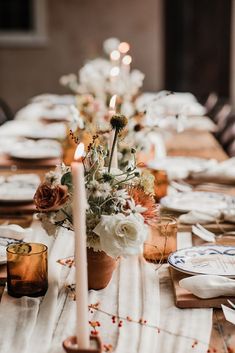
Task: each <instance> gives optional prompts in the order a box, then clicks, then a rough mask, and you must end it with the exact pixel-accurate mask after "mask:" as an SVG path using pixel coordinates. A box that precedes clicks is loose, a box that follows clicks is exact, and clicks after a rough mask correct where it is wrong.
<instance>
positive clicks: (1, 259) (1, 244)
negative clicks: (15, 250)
mask: <svg viewBox="0 0 235 353" xmlns="http://www.w3.org/2000/svg"><path fill="white" fill-rule="evenodd" d="M13 243H22V240H16V239H11V238H1V237H0V265H4V264H5V263H6V262H7V253H6V248H7V247H8V245H10V244H13Z"/></svg>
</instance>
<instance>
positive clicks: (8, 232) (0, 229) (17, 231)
mask: <svg viewBox="0 0 235 353" xmlns="http://www.w3.org/2000/svg"><path fill="white" fill-rule="evenodd" d="M31 233H32V229H31V228H22V227H20V226H19V225H18V224H8V225H7V224H3V225H0V238H10V239H16V240H23V239H24V238H25V237H26V236H28V235H31Z"/></svg>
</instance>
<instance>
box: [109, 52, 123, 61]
mask: <svg viewBox="0 0 235 353" xmlns="http://www.w3.org/2000/svg"><path fill="white" fill-rule="evenodd" d="M120 56H121V54H120V52H119V51H118V50H113V51H112V52H111V53H110V59H111V60H113V61H117V60H119V59H120Z"/></svg>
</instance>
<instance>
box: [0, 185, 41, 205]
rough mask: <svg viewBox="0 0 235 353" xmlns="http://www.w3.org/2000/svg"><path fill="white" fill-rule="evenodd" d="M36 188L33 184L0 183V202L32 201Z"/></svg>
mask: <svg viewBox="0 0 235 353" xmlns="http://www.w3.org/2000/svg"><path fill="white" fill-rule="evenodd" d="M35 192H36V188H35V186H33V185H31V186H30V185H24V186H21V185H20V184H14V183H3V184H1V185H0V202H1V203H2V202H6V203H16V202H17V203H18V202H19V203H21V202H32V201H33V196H34V194H35Z"/></svg>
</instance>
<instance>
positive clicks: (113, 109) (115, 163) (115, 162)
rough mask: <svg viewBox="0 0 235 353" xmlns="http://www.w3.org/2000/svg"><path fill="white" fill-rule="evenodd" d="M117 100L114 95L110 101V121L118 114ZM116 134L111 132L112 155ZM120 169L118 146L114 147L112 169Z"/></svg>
mask: <svg viewBox="0 0 235 353" xmlns="http://www.w3.org/2000/svg"><path fill="white" fill-rule="evenodd" d="M116 100H117V95H116V94H114V95H113V96H112V98H111V99H110V103H109V119H111V118H112V116H113V115H114V114H116ZM114 134H115V131H114V130H113V131H111V133H110V138H109V152H110V153H111V149H112V144H113V140H114ZM117 167H118V158H117V144H116V145H115V147H114V151H113V158H112V163H111V168H117Z"/></svg>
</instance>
